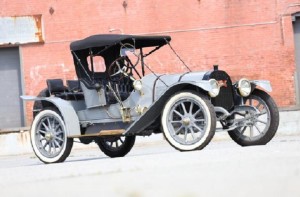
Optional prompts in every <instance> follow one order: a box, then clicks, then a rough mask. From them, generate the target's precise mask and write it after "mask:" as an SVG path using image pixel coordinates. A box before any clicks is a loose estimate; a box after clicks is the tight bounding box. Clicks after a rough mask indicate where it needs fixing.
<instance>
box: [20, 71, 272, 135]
mask: <svg viewBox="0 0 300 197" xmlns="http://www.w3.org/2000/svg"><path fill="white" fill-rule="evenodd" d="M206 73H207V72H186V73H183V74H164V75H160V74H154V73H151V74H148V75H146V76H144V77H142V78H141V79H140V80H141V82H142V89H141V91H136V90H133V91H132V92H131V94H130V96H129V97H128V98H127V99H126V100H124V101H123V102H122V103H123V106H124V107H126V108H130V116H131V122H129V123H123V122H122V116H121V113H120V104H119V103H116V104H111V105H107V104H106V100H105V96H104V93H103V91H101V90H100V91H96V90H95V89H88V88H86V87H85V85H84V84H83V83H81V87H82V89H83V94H84V98H85V99H84V100H79V101H67V100H63V99H60V98H57V97H35V96H21V98H22V99H23V100H27V101H29V100H31V101H36V100H43V101H47V102H50V103H51V104H53V105H54V106H56V107H57V108H58V110H59V111H60V113H61V116H62V118H63V119H64V121H65V126H66V129H67V136H68V137H75V136H76V137H78V136H80V135H81V129H80V126H83V127H86V126H88V125H93V124H100V125H101V124H103V125H105V124H107V123H116V124H115V125H117V126H115V127H114V128H111V129H124V134H125V135H126V134H127V135H129V134H131V135H134V134H137V133H138V132H140V131H141V130H143V129H145V128H146V127H147V126H149V125H150V124H151V123H152V122H153V121H154V120H155V119H156V118H157V117H158V116H159V115H160V113H161V111H162V109H163V106H164V103H165V101H166V100H167V99H168V98H169V97H170V95H172V94H174V93H176V92H177V91H179V90H180V89H182V88H183V87H185V86H187V85H189V86H193V87H196V88H200V89H201V90H202V91H204V92H209V91H211V90H212V87H211V84H210V82H209V81H207V80H202V79H203V77H204V75H205V74H206ZM251 83H253V84H255V85H256V86H260V87H262V88H263V89H265V90H267V91H271V90H272V88H271V85H270V82H269V81H260V80H256V81H251ZM139 109H145V110H142V113H141V111H139ZM157 110H158V111H157ZM119 127H120V128H119ZM108 129H110V128H109V126H108V127H107V126H106V127H105V130H108ZM100 131H101V127H100V130H99V132H100Z"/></svg>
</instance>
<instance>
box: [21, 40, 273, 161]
mask: <svg viewBox="0 0 300 197" xmlns="http://www.w3.org/2000/svg"><path fill="white" fill-rule="evenodd" d="M170 41H171V37H170V36H136V35H116V34H108V35H105V34H104V35H94V36H90V37H88V38H85V39H83V40H79V41H74V42H72V43H71V45H70V49H71V53H72V56H73V59H74V65H75V70H76V74H77V78H78V80H67V81H66V82H64V81H63V80H62V79H47V80H46V82H47V88H45V89H44V90H42V91H41V92H40V93H39V95H38V96H22V99H24V100H27V101H34V107H33V116H34V120H33V123H32V127H31V131H30V136H31V144H32V147H33V150H34V152H35V154H36V156H37V157H38V158H39V159H40V160H41V161H42V162H44V163H56V162H62V161H64V160H65V159H66V158H67V157H68V155H69V154H70V151H71V149H72V145H73V141H74V139H77V138H78V139H79V141H80V142H81V143H84V144H89V143H91V142H95V143H97V144H98V146H99V148H100V149H101V150H102V151H103V152H104V153H105V154H106V155H108V156H110V157H122V156H125V155H126V154H127V153H128V152H129V151H130V150H131V148H132V147H133V145H134V143H135V137H136V136H137V135H140V136H148V135H151V134H154V133H163V134H164V136H165V138H166V140H167V141H168V142H169V143H170V145H172V146H173V147H174V148H176V149H178V150H180V151H192V150H200V149H203V148H204V147H205V146H206V145H207V144H208V143H209V142H210V141H211V139H212V138H213V136H214V133H215V132H216V131H226V132H228V133H229V135H230V137H231V138H232V139H233V140H234V141H235V142H237V143H238V144H240V145H241V146H249V145H264V144H266V143H268V142H269V141H270V140H271V139H272V137H273V136H274V135H275V133H276V131H277V128H278V123H279V113H278V109H277V106H276V104H275V102H274V100H273V99H272V98H271V97H270V96H269V95H268V93H267V92H270V91H272V88H271V84H270V82H269V81H265V80H248V79H245V78H242V79H240V80H239V81H236V82H232V81H231V78H230V76H229V75H228V74H227V73H226V72H225V71H222V70H219V68H218V66H217V65H215V66H213V68H212V69H211V70H208V71H192V70H191V69H190V68H189V67H188V66H187V65H186V64H185V63H184V62H183V61H182V59H181V58H180V57H179V56H178V55H177V53H176V52H175V50H174V49H173V47H172V46H171V44H170ZM165 45H167V46H169V47H170V48H171V50H172V51H173V52H174V53H175V55H177V57H178V58H179V59H180V61H182V63H183V64H184V66H185V67H186V71H184V72H182V73H180V74H163V73H155V72H154V71H153V69H152V68H151V67H150V66H148V65H147V63H146V61H145V59H146V57H147V56H149V55H151V54H152V53H154V52H155V51H157V50H158V49H160V48H161V47H163V46H165ZM145 49H147V53H145ZM98 57H101V58H103V60H104V61H103V63H102V64H104V68H103V70H101V71H99V70H97V69H96V66H97V65H98V66H99V63H98V62H97V58H98ZM146 73H147V74H146ZM65 83H66V85H67V86H65Z"/></svg>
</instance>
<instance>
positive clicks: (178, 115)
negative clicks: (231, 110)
mask: <svg viewBox="0 0 300 197" xmlns="http://www.w3.org/2000/svg"><path fill="white" fill-rule="evenodd" d="M161 124H162V128H163V133H164V136H165V138H166V139H167V141H168V142H169V143H170V144H171V145H172V146H173V147H174V148H176V149H178V150H180V151H192V150H200V149H202V148H204V147H205V146H206V145H207V144H208V143H209V142H210V141H211V139H212V137H213V136H214V133H215V130H216V115H215V112H214V108H213V106H212V104H211V103H210V101H208V100H207V99H206V98H205V96H203V95H201V94H199V93H197V92H194V91H182V92H179V93H176V94H175V95H173V96H171V98H170V99H169V100H168V101H167V103H166V104H165V107H164V109H163V113H162V118H161Z"/></svg>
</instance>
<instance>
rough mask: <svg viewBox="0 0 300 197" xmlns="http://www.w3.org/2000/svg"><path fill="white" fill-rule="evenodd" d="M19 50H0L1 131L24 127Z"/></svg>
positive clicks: (15, 48)
mask: <svg viewBox="0 0 300 197" xmlns="http://www.w3.org/2000/svg"><path fill="white" fill-rule="evenodd" d="M21 93H22V88H21V71H20V55H19V48H17V47H13V48H0V129H6V128H17V127H22V126H24V117H23V102H22V101H21V99H20V95H21Z"/></svg>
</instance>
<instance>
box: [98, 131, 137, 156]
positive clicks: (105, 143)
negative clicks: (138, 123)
mask: <svg viewBox="0 0 300 197" xmlns="http://www.w3.org/2000/svg"><path fill="white" fill-rule="evenodd" d="M95 142H96V144H97V145H98V146H99V148H100V150H101V151H102V152H103V153H104V154H105V155H107V156H109V157H124V156H125V155H126V154H127V153H129V151H130V150H131V149H132V147H133V145H134V143H135V136H107V137H99V138H98V139H97V140H95Z"/></svg>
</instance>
